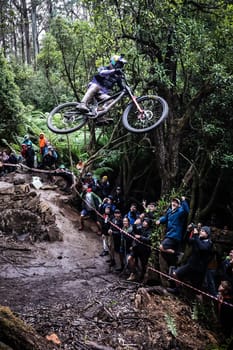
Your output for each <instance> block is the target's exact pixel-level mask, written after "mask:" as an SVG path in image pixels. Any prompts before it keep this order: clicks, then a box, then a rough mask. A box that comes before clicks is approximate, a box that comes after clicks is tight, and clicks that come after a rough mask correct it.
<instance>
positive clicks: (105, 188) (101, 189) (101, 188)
mask: <svg viewBox="0 0 233 350" xmlns="http://www.w3.org/2000/svg"><path fill="white" fill-rule="evenodd" d="M97 191H98V194H99V196H100V197H101V198H102V199H103V198H105V197H108V196H109V195H110V183H109V181H108V177H107V176H106V175H104V176H102V178H101V180H100V181H98V182H97Z"/></svg>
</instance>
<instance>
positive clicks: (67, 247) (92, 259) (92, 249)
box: [0, 191, 114, 310]
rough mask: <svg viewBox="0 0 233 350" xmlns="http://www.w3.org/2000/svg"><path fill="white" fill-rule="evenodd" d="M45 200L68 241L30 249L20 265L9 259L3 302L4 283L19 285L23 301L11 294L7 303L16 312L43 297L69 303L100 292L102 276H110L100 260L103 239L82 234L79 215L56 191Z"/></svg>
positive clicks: (4, 272) (0, 274) (4, 270)
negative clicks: (84, 294) (88, 294)
mask: <svg viewBox="0 0 233 350" xmlns="http://www.w3.org/2000/svg"><path fill="white" fill-rule="evenodd" d="M41 198H43V199H46V201H47V202H49V204H50V207H51V208H52V210H53V212H54V213H55V214H56V222H57V225H58V227H59V228H60V229H61V230H62V232H63V237H64V238H63V241H62V242H54V243H48V242H43V243H35V244H34V245H32V246H29V248H30V249H31V251H30V252H24V253H23V257H22V255H21V258H20V259H18V260H17V264H16V265H15V264H13V263H8V260H7V259H6V262H7V263H6V264H5V265H4V266H2V268H1V270H0V277H1V286H0V298H1V299H0V301H1V300H2V295H1V290H4V289H5V288H4V282H5V283H6V284H15V285H17V294H18V296H19V298H15V296H14V295H13V293H7V294H5V296H4V299H3V300H4V304H8V305H9V306H11V307H12V308H13V309H16V310H17V309H18V305H17V304H19V305H20V308H21V305H22V303H23V304H27V303H28V302H29V301H30V302H35V303H36V300H37V299H40V300H42V299H43V297H44V298H45V300H46V303H49V298H50V296H52V298H53V299H54V298H56V299H57V300H69V299H71V298H73V297H74V296H75V295H80V294H82V293H83V290H84V289H87V288H88V290H89V291H90V290H96V288H97V286H98V284H103V279H102V277H101V276H106V272H107V264H106V259H103V258H101V257H100V256H99V254H100V252H101V239H100V237H98V236H97V235H96V234H95V233H94V232H87V231H79V230H78V214H77V212H76V211H75V210H74V209H72V208H71V207H70V206H69V205H67V204H66V203H65V202H66V197H65V196H61V195H60V194H59V193H56V192H54V191H50V192H48V191H41ZM23 246H25V244H23ZM21 254H22V253H21ZM13 260H14V259H13ZM112 278H114V276H112Z"/></svg>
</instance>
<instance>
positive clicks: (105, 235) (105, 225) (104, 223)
mask: <svg viewBox="0 0 233 350" xmlns="http://www.w3.org/2000/svg"><path fill="white" fill-rule="evenodd" d="M110 221H111V208H110V206H109V205H107V206H106V207H105V209H104V213H103V216H101V217H99V218H98V219H97V222H98V226H99V227H101V233H102V241H103V251H102V253H101V254H100V256H106V255H109V250H110V246H111V242H110V240H111V236H110V235H109V232H108V231H109V229H110V227H111V224H110Z"/></svg>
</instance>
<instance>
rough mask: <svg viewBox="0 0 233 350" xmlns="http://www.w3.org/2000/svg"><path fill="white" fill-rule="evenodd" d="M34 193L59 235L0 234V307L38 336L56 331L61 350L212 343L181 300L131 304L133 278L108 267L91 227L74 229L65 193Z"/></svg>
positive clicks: (75, 223)
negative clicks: (40, 238)
mask: <svg viewBox="0 0 233 350" xmlns="http://www.w3.org/2000/svg"><path fill="white" fill-rule="evenodd" d="M40 192H41V197H42V198H43V199H44V200H46V202H47V203H48V204H49V207H50V208H51V210H52V211H53V213H54V214H55V216H56V223H57V226H58V227H59V228H60V229H61V231H62V232H63V241H59V242H53V243H48V242H41V243H33V244H31V243H30V242H28V243H25V242H20V241H18V242H17V243H13V242H12V240H11V239H8V241H7V242H6V239H5V236H3V235H2V236H1V240H0V247H1V259H0V264H1V268H0V304H1V305H4V306H9V307H10V308H11V309H12V310H13V311H14V312H15V313H16V314H17V315H19V316H20V317H21V318H22V319H23V320H25V321H26V322H27V323H29V324H31V325H32V326H34V327H35V329H36V330H37V331H38V332H39V333H40V334H41V335H43V336H46V335H48V334H51V333H56V334H57V336H58V337H59V339H60V340H61V345H60V346H58V348H59V349H64V350H65V349H66V350H67V349H68V350H74V349H81V350H82V349H102V350H104V349H105V350H107V349H108V350H110V349H128V350H131V349H132V350H135V349H145V350H149V349H182V350H185V349H196V350H198V349H200V350H203V349H206V348H207V346H208V345H210V343H216V340H215V338H214V336H213V335H212V334H211V333H209V332H207V331H206V330H205V329H203V327H200V326H199V324H198V322H195V321H194V320H193V319H192V318H191V309H190V308H189V307H188V306H187V305H185V304H184V303H182V302H181V301H180V300H179V299H176V298H174V297H171V296H160V295H154V296H153V297H152V298H151V300H147V303H144V304H140V303H139V307H136V306H135V295H136V293H137V291H138V288H139V287H140V286H139V284H137V283H129V282H127V281H126V278H125V276H118V275H117V274H116V273H113V272H110V271H109V268H108V264H107V263H106V260H107V259H106V258H101V257H100V256H99V253H100V252H101V248H102V247H101V240H100V237H98V236H97V235H96V234H95V232H94V231H95V227H94V226H92V225H90V226H88V229H87V230H86V231H79V230H78V228H77V227H78V212H77V211H76V210H75V209H73V208H72V207H71V206H70V205H69V203H68V197H67V196H64V195H62V194H61V192H60V191H59V190H54V191H49V190H47V191H45V190H40ZM137 300H138V299H137ZM104 346H105V347H104ZM210 349H211V347H210ZM22 350H23V349H22Z"/></svg>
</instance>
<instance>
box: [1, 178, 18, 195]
mask: <svg viewBox="0 0 233 350" xmlns="http://www.w3.org/2000/svg"><path fill="white" fill-rule="evenodd" d="M14 191H15V188H14V185H13V184H11V183H8V182H3V181H0V195H4V194H13V193H14Z"/></svg>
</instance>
